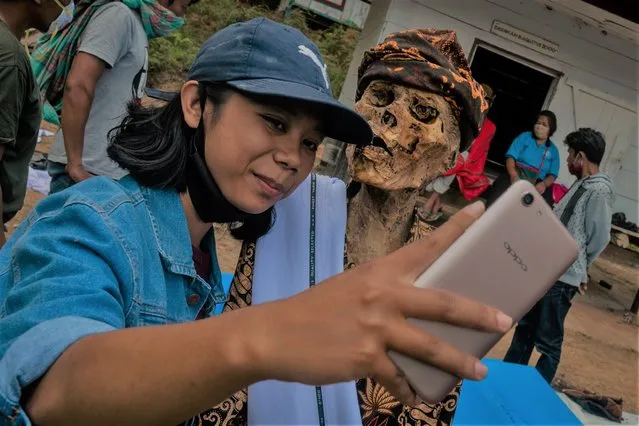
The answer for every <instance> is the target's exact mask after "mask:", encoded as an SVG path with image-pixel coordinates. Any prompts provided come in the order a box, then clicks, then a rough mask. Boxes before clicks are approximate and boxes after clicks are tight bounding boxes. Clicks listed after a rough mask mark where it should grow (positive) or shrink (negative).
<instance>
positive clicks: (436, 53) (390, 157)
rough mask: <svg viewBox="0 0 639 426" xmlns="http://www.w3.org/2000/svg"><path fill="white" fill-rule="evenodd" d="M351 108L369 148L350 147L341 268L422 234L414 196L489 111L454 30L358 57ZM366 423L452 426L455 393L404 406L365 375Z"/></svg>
mask: <svg viewBox="0 0 639 426" xmlns="http://www.w3.org/2000/svg"><path fill="white" fill-rule="evenodd" d="M357 99H358V100H357V103H356V108H357V110H358V112H359V113H360V114H362V115H363V116H364V117H365V118H366V119H367V121H368V123H369V124H370V126H371V127H372V129H373V131H374V133H375V135H376V136H375V140H374V143H373V146H368V147H365V148H357V149H355V148H350V151H348V157H349V167H350V175H351V178H352V180H353V182H352V183H351V186H350V190H349V193H350V196H351V197H352V198H351V199H350V202H349V209H348V225H347V234H346V263H347V267H352V266H354V265H359V264H362V263H364V262H366V261H369V260H371V259H374V258H377V257H380V256H383V255H386V254H388V253H390V252H392V251H394V250H396V249H398V248H400V247H402V246H403V245H405V244H406V243H407V242H408V241H409V240H410V239H414V238H419V236H420V235H421V234H422V232H421V230H423V229H424V227H422V226H421V225H422V224H420V222H419V220H416V216H415V206H416V203H417V198H418V195H419V190H420V188H422V187H423V186H424V185H426V184H427V183H429V182H430V181H432V180H433V179H435V178H436V177H437V176H439V175H441V174H442V173H443V172H444V171H445V170H447V169H448V168H450V167H452V166H453V162H454V160H455V159H456V158H457V153H458V152H459V151H460V150H461V149H465V147H466V145H467V144H468V143H469V142H470V141H472V139H473V138H474V136H476V135H477V133H478V131H479V123H480V122H481V119H482V114H483V112H484V111H485V110H486V109H487V104H486V103H485V102H484V99H483V93H482V90H481V89H480V87H479V85H478V84H477V83H476V82H475V81H474V80H473V79H472V77H471V76H470V71H469V69H468V65H467V62H466V60H465V58H464V55H463V52H462V50H461V47H460V46H459V44H458V43H457V41H456V37H455V34H454V33H453V32H450V31H438V30H411V31H404V32H401V33H395V34H391V35H389V36H388V37H387V38H386V40H385V41H384V42H383V43H382V44H380V45H378V46H376V47H374V48H373V49H371V50H370V51H369V52H367V53H366V54H365V56H364V61H363V62H362V65H361V66H360V69H359V84H358V93H357ZM357 387H358V394H359V402H360V410H361V412H362V418H363V424H364V425H367V426H368V425H382V424H385V425H389V426H391V425H395V424H401V425H440V424H443V425H445V424H450V423H451V422H452V418H453V415H454V412H455V408H456V406H457V399H458V397H459V387H457V388H456V389H455V390H454V391H453V392H452V393H451V394H450V395H449V396H448V397H447V398H446V399H445V400H444V401H442V402H441V403H439V404H436V405H434V406H431V405H427V404H419V405H417V406H415V407H409V406H402V405H401V404H400V403H399V401H397V400H395V399H394V398H393V397H392V396H391V395H390V394H389V393H388V392H387V391H386V390H385V389H384V388H383V387H382V386H380V385H379V384H377V383H376V382H375V381H374V380H373V379H370V378H368V379H362V380H360V381H359V382H358V385H357Z"/></svg>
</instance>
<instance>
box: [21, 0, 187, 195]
mask: <svg viewBox="0 0 639 426" xmlns="http://www.w3.org/2000/svg"><path fill="white" fill-rule="evenodd" d="M197 1H198V0H122V1H114V0H97V1H92V0H79V1H76V2H75V3H74V4H75V11H74V17H73V21H72V22H71V23H69V24H68V25H66V26H65V27H64V28H62V29H61V30H60V31H59V32H58V33H57V34H51V35H45V36H44V37H43V38H42V39H41V40H40V42H39V43H38V45H37V46H36V49H35V51H34V54H33V67H34V70H35V73H36V77H37V79H38V84H39V85H40V90H41V92H42V95H43V96H44V97H45V98H46V100H47V101H48V102H49V103H50V104H51V105H52V106H53V108H54V109H55V110H56V111H58V112H60V113H61V127H60V130H59V131H58V132H57V134H56V136H55V140H54V142H53V145H52V147H51V152H50V154H49V157H48V158H49V164H48V171H49V174H50V175H51V187H50V192H51V193H55V192H58V191H60V190H62V189H65V188H67V187H68V186H70V185H72V184H74V183H77V182H81V181H83V180H85V179H87V178H89V177H91V176H93V175H102V176H109V177H111V178H114V179H119V178H121V177H122V176H124V175H125V174H126V172H125V171H124V170H122V169H121V168H120V167H118V165H117V164H116V163H115V162H113V161H111V160H110V159H109V157H108V156H107V154H106V148H107V145H108V142H107V133H108V132H109V130H111V129H112V128H114V127H116V126H117V125H118V124H119V123H120V121H121V120H122V118H123V117H124V115H125V113H126V105H127V103H128V102H129V101H132V100H135V101H138V102H140V101H141V100H142V97H143V95H144V88H145V86H146V78H147V72H148V63H149V61H148V44H149V43H148V40H149V39H151V38H155V37H162V36H165V35H168V34H169V33H171V32H172V31H175V30H177V29H178V28H180V27H181V26H182V25H183V24H184V18H183V17H184V14H185V12H186V10H187V9H188V7H189V6H191V5H192V4H194V3H196V2H197Z"/></svg>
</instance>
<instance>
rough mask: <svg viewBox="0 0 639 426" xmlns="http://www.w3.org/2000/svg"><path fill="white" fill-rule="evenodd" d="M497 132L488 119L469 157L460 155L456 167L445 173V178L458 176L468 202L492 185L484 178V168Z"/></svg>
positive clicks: (471, 147)
mask: <svg viewBox="0 0 639 426" xmlns="http://www.w3.org/2000/svg"><path fill="white" fill-rule="evenodd" d="M495 131H497V127H496V126H495V124H494V123H493V122H492V121H490V120H489V119H488V118H486V119H485V120H484V124H483V126H482V128H481V131H480V132H479V135H478V136H477V137H476V138H475V140H474V141H473V143H472V145H471V146H470V150H469V151H468V157H467V158H466V159H464V157H462V155H461V154H459V156H458V157H457V163H456V164H455V166H454V167H453V168H452V169H450V170H447V171H446V172H445V173H444V176H451V175H457V182H458V183H459V189H460V190H461V193H462V194H463V195H464V198H466V199H467V200H472V199H474V198H476V197H478V196H479V195H480V194H481V193H482V192H484V190H485V189H486V188H488V186H489V185H490V180H488V178H487V177H486V176H484V166H485V165H486V159H487V158H488V150H489V149H490V143H491V142H492V140H493V137H494V136H495Z"/></svg>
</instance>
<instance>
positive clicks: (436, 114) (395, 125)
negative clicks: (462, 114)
mask: <svg viewBox="0 0 639 426" xmlns="http://www.w3.org/2000/svg"><path fill="white" fill-rule="evenodd" d="M355 107H356V109H357V111H358V112H359V113H360V114H361V115H362V116H363V117H364V118H365V119H366V120H367V121H368V124H370V126H371V128H372V129H373V132H374V134H375V143H374V144H373V145H374V146H367V147H365V148H355V149H354V151H351V152H352V155H350V156H349V157H350V158H349V162H350V167H351V171H352V177H353V179H354V180H356V181H359V182H362V183H365V184H368V185H372V186H375V187H378V188H381V189H385V190H399V189H419V188H421V187H422V186H423V185H424V184H425V183H427V182H430V181H431V180H433V179H434V178H436V177H437V176H438V175H440V174H441V173H442V172H443V171H444V170H446V169H447V168H448V167H449V166H450V163H451V161H452V160H454V158H455V157H456V153H457V150H458V149H459V143H460V130H459V124H458V122H457V118H456V117H455V114H454V112H453V109H452V107H451V105H450V104H449V103H448V102H447V101H446V100H445V99H444V98H443V97H441V96H439V95H435V94H433V93H429V92H425V91H421V90H417V89H413V88H410V87H406V86H400V85H397V84H390V83H388V82H385V81H381V80H376V81H373V82H372V83H371V84H370V85H369V86H368V88H367V89H366V91H365V92H364V94H363V95H362V98H361V99H360V100H359V101H358V102H357V104H356V105H355Z"/></svg>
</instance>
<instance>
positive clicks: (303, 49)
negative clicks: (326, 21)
mask: <svg viewBox="0 0 639 426" xmlns="http://www.w3.org/2000/svg"><path fill="white" fill-rule="evenodd" d="M297 48H298V49H299V50H298V53H301V54H302V55H304V56H308V57H309V58H311V61H313V63H314V64H315V65H317V67H318V68H319V69H320V71H321V72H322V77H324V84H325V85H326V90H329V89H330V88H331V86H330V83H329V82H328V72H327V71H326V64H323V63H322V61H320V59H319V58H318V57H317V55H316V54H315V52H313V51H312V50H311V49H309V48H308V47H306V46H304V45H303V44H300V45H299V46H297Z"/></svg>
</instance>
